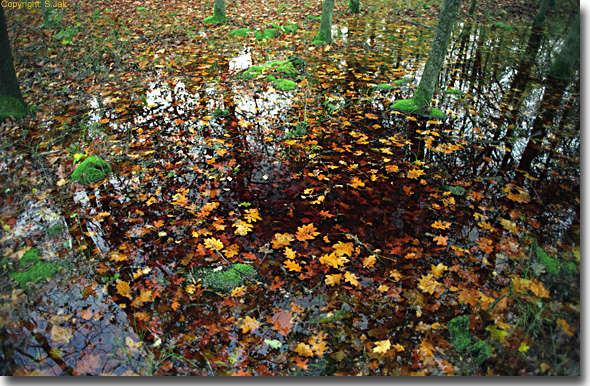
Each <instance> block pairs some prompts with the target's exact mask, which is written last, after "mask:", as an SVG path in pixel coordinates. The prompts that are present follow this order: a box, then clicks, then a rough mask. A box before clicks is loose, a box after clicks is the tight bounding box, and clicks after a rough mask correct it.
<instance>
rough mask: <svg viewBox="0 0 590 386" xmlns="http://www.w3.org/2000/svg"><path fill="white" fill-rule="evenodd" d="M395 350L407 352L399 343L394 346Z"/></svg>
mask: <svg viewBox="0 0 590 386" xmlns="http://www.w3.org/2000/svg"><path fill="white" fill-rule="evenodd" d="M393 348H394V349H395V351H406V350H405V349H404V346H402V345H401V344H399V343H396V344H394V345H393Z"/></svg>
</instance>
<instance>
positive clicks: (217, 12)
mask: <svg viewBox="0 0 590 386" xmlns="http://www.w3.org/2000/svg"><path fill="white" fill-rule="evenodd" d="M203 22H204V23H225V0H215V5H214V6H213V16H209V17H208V18H206V19H205V20H203Z"/></svg>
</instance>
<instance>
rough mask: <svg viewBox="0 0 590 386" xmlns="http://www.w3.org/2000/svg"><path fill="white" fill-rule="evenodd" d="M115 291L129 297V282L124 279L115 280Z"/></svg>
mask: <svg viewBox="0 0 590 386" xmlns="http://www.w3.org/2000/svg"><path fill="white" fill-rule="evenodd" d="M117 292H118V293H119V295H121V296H125V297H127V298H129V299H131V289H130V288H129V283H127V282H126V281H123V280H117Z"/></svg>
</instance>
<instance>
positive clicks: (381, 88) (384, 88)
mask: <svg viewBox="0 0 590 386" xmlns="http://www.w3.org/2000/svg"><path fill="white" fill-rule="evenodd" d="M375 87H376V88H378V89H380V90H391V89H392V88H393V86H392V85H390V84H385V83H383V84H378V85H376V86H375Z"/></svg>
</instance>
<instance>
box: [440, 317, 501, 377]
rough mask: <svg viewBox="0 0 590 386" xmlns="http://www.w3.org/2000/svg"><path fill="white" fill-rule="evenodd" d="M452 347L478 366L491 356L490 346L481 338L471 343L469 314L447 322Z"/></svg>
mask: <svg viewBox="0 0 590 386" xmlns="http://www.w3.org/2000/svg"><path fill="white" fill-rule="evenodd" d="M447 327H448V329H449V333H450V335H451V344H452V345H453V349H454V350H455V351H456V352H457V353H459V354H462V355H469V356H470V357H471V358H472V359H473V361H474V362H475V363H476V364H477V365H478V366H480V365H481V364H482V363H483V362H484V361H485V360H487V359H489V358H490V357H491V356H492V348H491V347H490V345H489V344H487V343H486V342H484V341H482V340H478V341H477V342H475V343H472V339H471V337H470V333H469V316H467V315H461V316H457V317H456V318H454V319H452V320H451V321H450V322H449V323H447Z"/></svg>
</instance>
